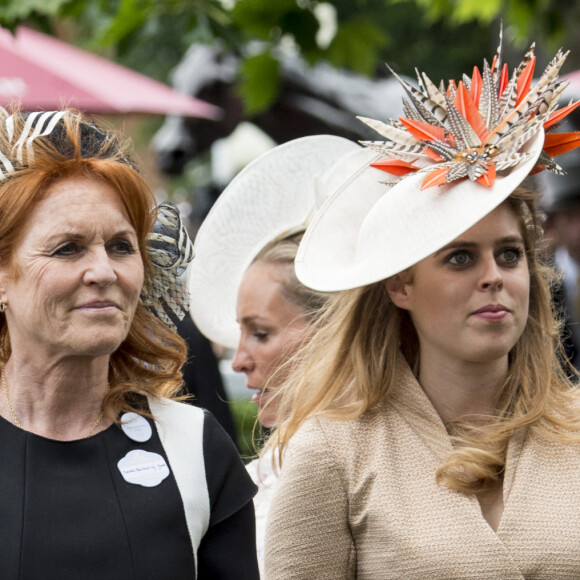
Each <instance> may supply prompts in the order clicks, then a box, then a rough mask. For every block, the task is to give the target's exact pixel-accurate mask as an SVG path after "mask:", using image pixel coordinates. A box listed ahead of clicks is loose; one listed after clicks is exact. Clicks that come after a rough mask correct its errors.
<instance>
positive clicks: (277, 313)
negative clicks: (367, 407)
mask: <svg viewBox="0 0 580 580" xmlns="http://www.w3.org/2000/svg"><path fill="white" fill-rule="evenodd" d="M356 150H358V146H357V145H355V144H354V143H351V142H349V141H347V140H345V139H342V138H339V137H333V136H313V137H305V138H303V139H297V140H295V141H291V142H289V143H286V144H283V145H280V146H278V147H276V148H274V149H272V150H271V151H268V152H267V153H265V154H264V155H262V156H261V157H259V158H258V159H256V160H255V161H253V162H252V163H251V164H249V165H248V166H247V167H246V168H245V169H244V170H243V171H242V172H240V174H239V175H238V176H237V177H236V178H235V179H234V180H233V181H232V182H231V183H230V185H228V187H227V188H226V189H225V191H224V192H223V193H222V194H221V195H220V197H219V199H218V201H217V203H216V204H215V206H214V207H213V208H212V210H211V212H210V213H209V215H208V216H207V218H206V220H205V221H204V223H203V224H202V226H201V228H200V231H199V233H198V235H197V237H196V241H195V251H196V258H195V260H194V262H193V264H192V268H191V278H190V280H191V284H190V289H191V293H192V295H193V296H195V300H194V301H193V306H192V309H191V313H192V316H193V318H194V320H195V322H196V324H197V326H198V327H199V329H200V330H201V331H202V332H203V333H204V334H205V335H206V336H207V337H208V338H210V339H211V340H212V341H214V342H216V343H218V344H221V345H225V346H229V347H230V348H232V349H235V351H236V353H235V356H234V359H233V362H232V366H233V368H234V370H236V371H237V372H241V373H244V374H245V375H246V383H247V387H248V389H249V390H250V392H251V393H252V400H253V401H254V402H255V403H256V405H257V407H258V420H259V422H260V423H261V425H263V426H264V427H267V428H271V427H274V425H275V417H276V411H277V409H276V397H275V393H276V391H277V389H278V387H279V385H280V382H281V372H280V369H281V368H282V367H283V366H284V363H285V361H286V360H287V359H288V358H289V357H290V356H291V355H292V354H293V353H294V351H295V350H296V349H297V348H298V347H299V346H300V345H301V344H302V343H304V342H305V341H307V340H308V339H309V337H310V332H309V328H310V325H311V322H312V320H313V319H314V318H315V316H316V313H317V312H318V311H319V310H320V308H321V306H322V304H323V303H324V301H325V300H326V298H327V295H326V294H325V293H321V292H317V291H315V290H311V289H310V288H306V287H305V286H303V285H302V284H300V282H298V280H297V279H296V275H295V273H294V258H295V257H296V252H297V251H298V244H299V243H300V240H301V238H302V234H303V232H304V229H305V224H306V223H307V222H308V221H309V219H310V218H311V217H312V215H313V214H314V212H315V210H316V208H317V206H318V205H319V203H320V200H321V199H322V197H323V195H324V190H323V187H322V184H321V183H319V178H320V176H321V175H322V174H323V173H324V172H325V171H326V170H327V169H328V168H329V167H331V166H333V165H334V163H335V162H337V160H339V159H341V158H342V157H343V156H345V155H346V154H348V153H350V152H352V151H356ZM282 374H283V373H282ZM247 469H248V472H249V473H250V474H251V476H252V478H253V480H254V481H255V482H256V483H257V484H258V488H259V491H258V495H257V496H256V498H255V506H256V543H257V548H258V561H259V563H260V565H261V564H262V556H263V546H264V534H265V526H266V517H267V514H268V510H269V507H270V501H271V498H272V496H273V494H274V491H275V488H276V482H277V475H276V473H275V471H274V470H273V469H272V457H271V456H269V457H268V458H267V459H262V460H261V461H259V460H258V459H255V460H253V461H251V462H250V463H249V464H248V465H247Z"/></svg>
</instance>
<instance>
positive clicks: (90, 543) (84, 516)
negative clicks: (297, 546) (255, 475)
mask: <svg viewBox="0 0 580 580" xmlns="http://www.w3.org/2000/svg"><path fill="white" fill-rule="evenodd" d="M146 421H147V423H148V424H149V426H150V427H151V429H150V431H151V435H150V436H149V438H148V440H146V441H143V442H138V441H134V440H133V439H131V438H130V437H129V436H127V435H126V433H125V432H124V431H123V430H122V429H121V428H120V427H118V426H116V425H112V426H111V427H109V428H108V429H106V430H105V431H102V432H100V433H97V434H96V435H94V436H92V437H90V438H88V439H81V440H78V441H66V442H64V441H54V440H50V439H46V438H44V437H41V436H38V435H34V434H32V433H28V432H26V431H24V430H22V429H19V428H17V427H15V426H14V425H12V424H11V423H9V422H8V421H6V420H5V419H3V418H1V417H0V441H1V442H2V444H1V445H0V462H1V465H2V468H1V471H0V504H1V512H0V513H1V516H0V546H1V547H0V554H1V557H0V578H1V579H2V580H11V579H22V580H33V579H34V580H39V579H41V580H52V579H55V580H56V579H58V580H69V579H70V580H73V579H74V580H81V579H82V580H91V579H95V580H97V579H98V580H115V579H119V580H120V579H123V580H127V579H135V580H144V579H151V580H181V579H183V580H185V579H193V578H196V557H195V556H194V549H193V547H192V541H191V537H190V534H189V532H188V527H187V522H186V518H185V515H184V503H183V501H182V497H181V495H180V491H179V489H178V485H177V482H176V479H175V477H174V475H173V469H172V466H171V465H170V463H169V461H168V459H167V453H166V450H165V449H164V447H163V444H162V441H161V439H160V437H159V434H158V430H157V428H156V426H155V422H153V421H150V420H146ZM202 445H203V462H204V466H201V468H202V469H201V473H202V474H203V472H204V470H205V484H206V485H207V491H206V490H203V493H205V494H206V496H207V497H208V498H209V504H210V506H209V507H210V509H209V514H210V516H209V522H208V528H207V532H206V533H205V535H204V536H203V539H202V540H201V544H200V545H199V549H198V550H197V578H200V579H204V578H207V579H209V578H211V579H226V578H227V579H231V578H236V579H244V580H245V579H248V580H250V579H252V580H254V579H257V578H258V577H259V576H258V571H257V564H256V555H255V539H254V513H253V512H254V510H253V504H252V501H251V498H252V497H253V495H254V493H255V486H254V484H253V483H252V482H251V480H250V479H249V477H248V476H247V473H246V470H245V469H244V466H243V464H242V462H241V460H240V458H239V456H238V454H237V451H236V450H235V448H234V446H233V444H232V442H231V440H230V438H229V437H228V436H227V435H226V434H225V432H224V431H223V429H222V428H221V427H220V426H219V425H218V424H217V422H216V420H215V419H214V418H213V417H212V416H211V415H210V414H209V413H207V412H205V413H204V416H203V443H202ZM183 447H184V448H183V450H181V449H180V450H179V453H183V454H184V455H185V456H187V455H188V449H187V445H186V444H184V446H183ZM132 451H133V452H135V451H138V452H139V453H140V454H142V455H143V456H144V457H146V458H149V457H158V456H161V457H160V458H159V462H160V463H161V464H163V463H166V465H165V467H164V468H163V469H164V471H163V477H162V478H161V477H160V478H159V481H157V480H156V481H154V482H153V484H151V483H149V484H148V486H144V485H140V484H138V483H135V482H131V481H130V478H129V479H127V477H126V476H124V475H123V470H122V469H121V468H120V467H119V461H120V460H123V458H125V457H126V456H127V454H129V453H130V452H132ZM153 454H157V455H153ZM161 479H162V480H161Z"/></svg>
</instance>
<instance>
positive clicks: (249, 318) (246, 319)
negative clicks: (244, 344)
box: [238, 314, 267, 324]
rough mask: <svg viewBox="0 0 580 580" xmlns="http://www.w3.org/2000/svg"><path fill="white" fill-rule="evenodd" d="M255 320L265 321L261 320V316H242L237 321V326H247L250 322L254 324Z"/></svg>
mask: <svg viewBox="0 0 580 580" xmlns="http://www.w3.org/2000/svg"><path fill="white" fill-rule="evenodd" d="M256 320H264V321H267V319H266V318H263V317H262V316H258V315H256V314H252V315H251V316H244V317H243V318H242V319H241V320H238V324H248V323H250V322H255V321H256Z"/></svg>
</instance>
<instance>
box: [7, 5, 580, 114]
mask: <svg viewBox="0 0 580 580" xmlns="http://www.w3.org/2000/svg"><path fill="white" fill-rule="evenodd" d="M318 4H319V2H318V1H317V0H0V23H1V24H2V25H4V26H8V27H11V28H13V27H14V26H16V25H18V24H20V23H27V24H29V25H30V24H31V25H33V26H36V27H40V28H42V29H43V30H45V31H52V32H54V31H55V30H58V31H59V33H62V32H63V31H64V32H66V36H67V37H68V38H76V39H77V42H78V44H79V45H81V46H83V47H84V48H88V49H90V50H92V51H95V52H100V53H101V54H105V55H106V56H109V57H113V58H115V59H116V60H118V61H119V62H120V63H121V64H125V65H126V66H129V67H132V68H135V69H137V70H139V71H141V72H143V73H145V74H148V75H150V76H153V77H155V78H158V79H160V80H162V81H167V80H168V75H169V71H170V70H171V69H172V68H173V67H174V66H175V65H176V64H177V63H178V61H179V60H180V58H181V57H182V56H183V54H184V53H185V51H186V49H187V47H188V46H189V45H190V44H191V43H192V42H206V43H211V42H214V41H215V40H216V39H219V40H220V41H221V42H223V43H224V44H225V45H226V46H227V47H230V48H232V49H236V50H238V51H240V52H241V53H242V54H243V55H245V56H246V61H247V62H246V63H245V65H244V67H243V70H242V84H241V87H240V91H241V94H242V96H243V99H244V102H245V103H246V106H247V109H248V111H249V112H252V113H255V112H257V111H259V110H260V109H261V108H265V107H267V106H268V104H269V103H270V102H271V101H272V99H273V98H275V96H276V94H277V91H278V84H277V83H278V69H277V65H276V63H275V61H274V58H273V57H272V55H275V54H276V53H277V50H278V49H279V47H280V45H281V44H284V45H287V44H291V45H293V47H294V49H296V50H297V51H300V53H301V55H302V56H303V57H304V58H305V59H306V60H307V61H308V62H310V63H312V64H313V63H316V62H318V61H319V60H327V61H329V62H330V63H332V64H333V65H334V66H336V67H344V68H347V69H350V70H355V71H357V72H360V73H363V74H368V75H376V74H383V72H384V70H385V69H384V68H383V67H382V66H380V63H381V61H387V62H389V63H390V64H393V65H394V66H395V68H396V69H397V70H398V71H399V72H402V73H405V74H413V69H414V67H415V66H419V67H420V68H421V69H422V70H426V71H429V73H430V75H432V77H434V78H438V77H444V78H449V77H450V76H457V75H458V74H459V73H462V72H464V71H465V70H467V69H468V68H470V67H471V66H472V65H473V64H474V63H480V62H481V58H482V56H488V57H489V56H491V54H492V51H493V49H494V48H495V43H496V39H497V30H498V29H499V20H500V18H501V19H502V20H503V23H504V31H505V35H504V37H505V41H506V46H510V45H511V46H513V45H514V43H515V42H517V43H519V44H521V45H525V44H529V42H530V39H531V38H532V37H534V38H535V39H536V40H538V41H540V45H542V44H543V45H545V46H548V47H549V48H550V51H552V47H554V46H558V45H561V44H564V45H570V44H571V43H574V42H576V40H575V39H576V36H577V34H576V30H577V25H578V22H579V21H580V14H579V10H578V9H577V8H576V6H575V3H574V2H572V0H558V1H557V0H485V1H481V0H327V1H326V2H325V4H328V5H331V6H332V7H333V8H334V10H335V11H336V19H337V25H338V26H337V32H336V34H335V36H334V38H332V41H331V42H330V44H329V46H328V47H321V46H319V45H318V44H317V41H316V37H317V34H318V32H319V31H320V28H321V24H320V22H319V20H318V17H317V10H316V8H317V5H318ZM254 41H259V43H260V48H259V51H260V53H259V54H256V53H255V51H247V50H246V48H247V46H248V43H252V42H254ZM466 67H467V68H466Z"/></svg>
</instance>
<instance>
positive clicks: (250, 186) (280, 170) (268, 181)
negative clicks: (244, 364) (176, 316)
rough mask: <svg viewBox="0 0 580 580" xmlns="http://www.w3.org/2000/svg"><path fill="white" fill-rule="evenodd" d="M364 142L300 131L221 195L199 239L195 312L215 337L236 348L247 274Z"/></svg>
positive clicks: (306, 215)
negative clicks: (321, 181)
mask: <svg viewBox="0 0 580 580" xmlns="http://www.w3.org/2000/svg"><path fill="white" fill-rule="evenodd" d="M359 149H360V147H359V146H358V145H357V144H355V143H353V142H351V141H348V140H347V139H343V138H341V137H336V136H331V135H317V136H310V137H303V138H301V139H296V140H294V141H290V142H288V143H285V144H283V145H279V146H277V147H275V148H273V149H271V150H270V151H267V152H266V153H264V154H263V155H261V156H260V157H258V158H257V159H256V160H254V161H253V162H252V163H250V164H249V165H248V166H246V167H245V168H244V169H243V170H242V171H241V172H240V173H239V174H238V175H237V176H236V177H235V178H234V179H233V180H232V182H231V183H230V184H229V185H228V187H227V188H226V189H225V190H224V191H223V193H222V194H221V195H220V196H219V198H218V200H217V202H216V203H215V204H214V206H213V208H212V209H211V211H210V212H209V214H208V215H207V217H206V219H205V220H204V222H203V224H202V225H201V227H200V229H199V232H198V234H197V237H196V240H195V258H194V260H193V263H192V264H191V266H190V269H189V289H190V293H191V307H190V314H191V316H192V318H193V320H194V322H195V324H196V325H197V327H198V328H199V330H200V331H201V332H202V333H203V334H204V335H205V336H206V337H208V338H209V339H210V340H212V341H213V342H216V343H218V344H221V345H223V346H227V347H230V348H236V347H237V345H238V341H239V336H240V330H239V325H238V323H237V321H236V301H237V294H238V288H239V286H240V282H241V280H242V276H243V274H244V272H245V271H246V269H247V268H248V266H249V265H250V264H251V263H252V261H253V260H254V258H255V257H256V255H257V254H258V253H259V252H260V250H262V249H263V248H264V246H266V245H267V244H268V243H269V242H271V241H272V240H274V239H276V238H278V237H280V236H282V235H284V234H286V233H289V232H291V231H294V230H297V229H298V228H299V227H301V226H303V227H306V225H307V223H308V221H309V220H310V218H312V216H313V215H314V213H315V211H316V209H317V208H318V207H319V206H320V205H322V202H323V201H324V198H323V197H321V195H323V194H321V193H320V191H319V186H318V183H317V182H318V179H319V177H320V176H321V175H322V174H324V173H325V172H326V171H327V170H328V169H329V168H331V167H333V166H334V165H335V164H336V163H337V162H338V160H339V159H341V158H343V157H344V156H345V155H348V154H349V153H350V152H352V151H357V150H359Z"/></svg>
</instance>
